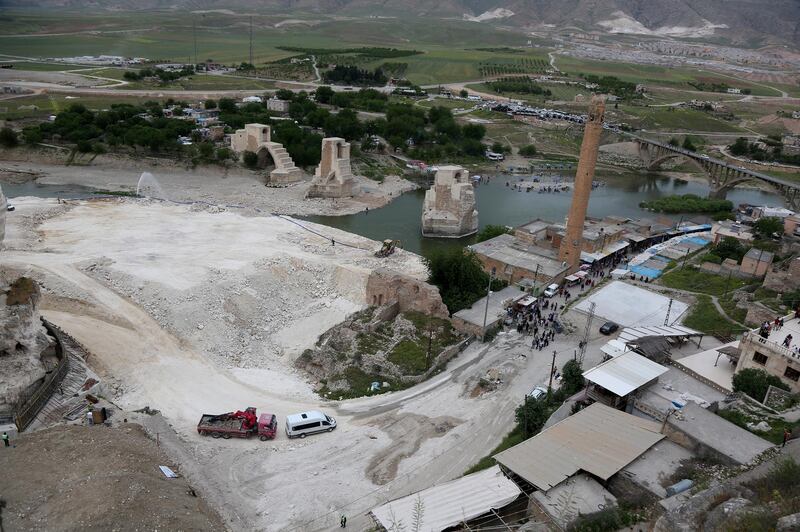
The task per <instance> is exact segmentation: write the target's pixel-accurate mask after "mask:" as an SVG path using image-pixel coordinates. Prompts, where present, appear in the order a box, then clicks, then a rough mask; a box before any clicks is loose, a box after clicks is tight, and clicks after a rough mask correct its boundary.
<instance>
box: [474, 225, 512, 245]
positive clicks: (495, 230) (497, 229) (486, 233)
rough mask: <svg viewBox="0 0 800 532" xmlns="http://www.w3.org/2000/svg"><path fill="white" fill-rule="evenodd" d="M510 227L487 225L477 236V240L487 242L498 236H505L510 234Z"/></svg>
mask: <svg viewBox="0 0 800 532" xmlns="http://www.w3.org/2000/svg"><path fill="white" fill-rule="evenodd" d="M509 232H510V231H509V230H508V227H506V226H504V225H491V224H490V225H487V226H486V227H484V228H483V229H481V230H480V231H478V235H477V236H476V240H477V241H478V242H483V241H485V240H489V239H492V238H494V237H496V236H500V235H504V234H506V233H509Z"/></svg>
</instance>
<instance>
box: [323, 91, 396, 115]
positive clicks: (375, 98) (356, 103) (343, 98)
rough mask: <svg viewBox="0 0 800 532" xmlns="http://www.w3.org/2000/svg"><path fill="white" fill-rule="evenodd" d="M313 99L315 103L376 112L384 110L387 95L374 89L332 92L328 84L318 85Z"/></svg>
mask: <svg viewBox="0 0 800 532" xmlns="http://www.w3.org/2000/svg"><path fill="white" fill-rule="evenodd" d="M314 99H315V100H316V101H317V103H326V104H330V105H335V106H336V107H343V108H348V109H361V110H364V111H372V112H376V113H382V112H384V111H386V104H387V103H388V102H389V96H387V95H386V94H383V93H382V92H379V91H377V90H375V89H361V90H359V91H358V92H334V91H333V89H331V88H330V87H328V86H322V87H319V88H318V89H317V90H316V91H315V92H314Z"/></svg>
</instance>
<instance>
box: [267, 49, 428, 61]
mask: <svg viewBox="0 0 800 532" xmlns="http://www.w3.org/2000/svg"><path fill="white" fill-rule="evenodd" d="M277 48H278V49H279V50H286V51H287V52H301V53H304V54H307V55H328V54H352V55H362V56H368V57H380V58H385V59H393V58H396V57H408V56H411V55H418V54H421V53H422V52H420V51H418V50H402V49H398V48H383V47H380V46H362V47H361V48H302V47H299V46H278V47H277Z"/></svg>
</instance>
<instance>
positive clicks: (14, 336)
mask: <svg viewBox="0 0 800 532" xmlns="http://www.w3.org/2000/svg"><path fill="white" fill-rule="evenodd" d="M39 298H40V292H39V287H38V285H37V284H36V282H35V281H33V280H32V279H28V278H27V277H20V278H18V279H15V280H13V281H9V280H8V279H4V278H3V276H0V411H9V410H12V407H13V405H14V404H16V402H17V401H18V400H19V398H20V397H21V396H22V395H24V394H25V393H26V391H28V389H29V388H30V387H31V386H33V385H34V384H36V383H37V382H38V381H39V380H40V379H42V378H43V377H44V376H45V366H44V363H43V357H46V356H47V355H48V351H49V348H50V347H51V345H52V343H51V342H52V341H51V339H50V337H49V336H48V335H47V331H46V329H45V328H44V326H43V325H42V322H41V320H40V319H39V310H38V303H39Z"/></svg>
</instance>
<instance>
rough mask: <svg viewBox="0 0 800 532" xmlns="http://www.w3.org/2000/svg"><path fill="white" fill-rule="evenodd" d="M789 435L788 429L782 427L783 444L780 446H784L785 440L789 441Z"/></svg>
mask: <svg viewBox="0 0 800 532" xmlns="http://www.w3.org/2000/svg"><path fill="white" fill-rule="evenodd" d="M791 435H792V433H791V432H789V429H783V445H781V448H783V447H786V442H787V441H789V436H791Z"/></svg>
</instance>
